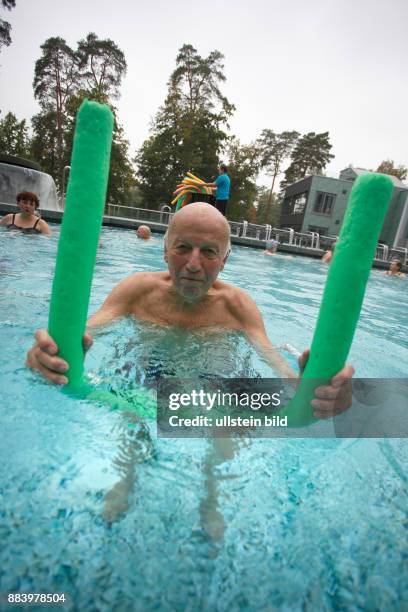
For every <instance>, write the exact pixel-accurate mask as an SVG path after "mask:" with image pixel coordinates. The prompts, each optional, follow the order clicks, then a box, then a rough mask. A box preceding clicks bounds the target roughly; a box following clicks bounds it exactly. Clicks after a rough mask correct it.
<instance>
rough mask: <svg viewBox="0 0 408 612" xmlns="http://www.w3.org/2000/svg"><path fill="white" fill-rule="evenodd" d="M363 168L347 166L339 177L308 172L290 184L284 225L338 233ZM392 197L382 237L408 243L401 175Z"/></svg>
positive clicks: (393, 243)
mask: <svg viewBox="0 0 408 612" xmlns="http://www.w3.org/2000/svg"><path fill="white" fill-rule="evenodd" d="M367 172H369V171H368V170H364V169H363V168H352V167H350V168H346V169H345V170H342V171H341V172H340V175H339V178H330V177H327V176H316V175H312V176H306V177H305V178H303V179H300V180H299V181H297V182H296V183H293V184H292V185H289V187H288V188H287V189H286V191H285V196H284V200H283V204H282V212H281V221H280V227H282V228H283V227H285V228H287V227H291V228H293V229H294V230H295V231H296V232H318V234H320V236H333V237H334V236H338V235H339V232H340V228H341V225H342V222H343V218H344V214H345V212H346V208H347V203H348V199H349V197H350V192H351V189H352V187H353V182H354V181H355V179H356V178H357V177H358V176H360V175H361V174H365V173H367ZM390 178H391V180H392V181H393V183H394V190H393V193H392V199H391V203H390V207H389V209H388V212H387V215H386V217H385V220H384V224H383V227H382V230H381V234H380V239H379V241H380V242H382V243H384V244H386V245H388V246H389V247H403V248H407V247H408V186H407V185H404V183H402V182H401V181H400V180H399V179H398V178H397V177H395V176H390Z"/></svg>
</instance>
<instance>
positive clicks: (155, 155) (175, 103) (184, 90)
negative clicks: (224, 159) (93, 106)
mask: <svg viewBox="0 0 408 612" xmlns="http://www.w3.org/2000/svg"><path fill="white" fill-rule="evenodd" d="M222 59H223V56H222V55H221V53H220V52H219V51H212V52H211V53H210V54H209V55H208V57H206V58H202V57H201V56H200V55H198V53H197V51H196V49H194V47H192V46H191V45H184V46H183V47H182V48H181V49H180V51H179V54H178V56H177V59H176V69H175V70H174V72H173V73H172V74H171V76H170V79H169V84H168V93H167V97H166V99H165V102H164V104H163V106H162V107H161V108H160V109H159V111H158V112H157V114H156V117H155V119H154V121H153V124H152V127H151V130H150V135H149V138H148V139H147V140H146V141H145V142H144V143H143V145H142V147H141V148H140V149H139V151H138V154H137V157H136V162H137V166H138V176H139V179H140V187H141V190H142V193H143V197H144V199H145V202H146V205H147V207H148V208H153V209H155V208H158V207H159V206H160V205H162V204H163V203H167V204H168V203H169V202H170V201H171V200H172V199H173V198H172V193H173V191H174V189H175V188H176V185H177V184H178V183H179V182H180V181H181V180H182V179H183V177H184V175H185V173H186V172H188V171H189V170H190V171H192V172H193V173H194V174H196V175H197V176H199V177H200V178H203V179H205V180H207V181H208V180H211V179H212V178H214V177H215V176H216V171H217V166H218V163H219V153H220V151H221V148H222V145H223V143H224V141H225V140H226V138H227V135H226V133H225V132H224V131H223V129H222V125H223V123H225V122H226V121H227V119H228V117H229V116H230V114H231V113H232V112H233V110H234V107H233V105H232V104H230V103H229V102H228V100H227V99H226V98H225V97H224V96H223V95H222V94H221V91H220V89H219V82H220V81H221V82H222V81H225V76H224V74H223V68H224V66H223V64H222Z"/></svg>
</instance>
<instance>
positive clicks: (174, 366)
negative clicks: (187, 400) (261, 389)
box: [0, 226, 408, 611]
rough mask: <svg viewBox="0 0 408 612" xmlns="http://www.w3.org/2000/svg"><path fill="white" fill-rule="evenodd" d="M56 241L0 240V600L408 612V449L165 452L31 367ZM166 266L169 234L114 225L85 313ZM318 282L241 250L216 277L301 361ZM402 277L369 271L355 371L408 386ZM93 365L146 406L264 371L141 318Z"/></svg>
mask: <svg viewBox="0 0 408 612" xmlns="http://www.w3.org/2000/svg"><path fill="white" fill-rule="evenodd" d="M54 231H55V233H54V236H53V237H51V238H50V239H46V238H44V237H36V236H20V235H16V234H13V232H10V231H2V232H0V283H1V292H0V334H1V338H0V342H1V346H2V354H1V362H0V363H1V378H0V390H1V398H2V416H1V432H2V444H1V448H0V465H1V466H2V476H1V481H0V541H1V547H0V592H9V591H19V592H48V593H54V592H59V593H61V592H65V593H66V594H67V596H68V597H69V602H68V603H67V604H66V606H65V607H64V609H68V610H81V611H82V610H84V611H87V610H107V611H108V610H115V611H116V610H143V611H145V610H220V611H221V610H222V611H223V610H257V611H258V610H275V609H279V610H316V609H322V610H361V609H367V610H383V609H384V610H385V609H386V610H387V611H388V610H403V609H407V606H408V581H407V574H408V571H407V570H408V568H407V552H408V551H407V544H406V542H407V527H408V518H407V507H408V506H407V476H406V473H407V465H408V445H407V443H406V441H405V440H399V439H384V440H381V439H365V440H364V439H358V440H357V439H351V440H336V439H314V440H310V439H278V440H268V439H265V440H261V439H260V440H254V439H251V440H245V439H242V440H206V439H197V440H191V439H171V440H167V439H157V437H156V432H155V425H154V424H152V423H151V422H148V423H144V424H140V423H136V422H133V420H132V419H133V416H132V415H129V414H123V413H121V412H120V411H112V410H111V409H109V407H107V406H104V405H103V404H96V403H92V402H90V401H86V400H74V399H73V398H71V397H69V396H68V395H66V394H64V393H62V392H61V390H60V389H57V388H55V387H52V386H49V385H47V384H46V383H44V382H43V381H41V380H39V379H38V378H37V376H36V375H34V374H33V373H31V372H30V371H28V370H27V369H26V368H25V367H24V354H25V352H26V350H27V348H28V347H29V346H30V345H31V343H32V333H33V330H34V329H36V328H38V327H44V326H46V323H47V311H48V306H49V297H50V287H51V281H52V274H53V268H54V262H55V252H56V246H57V239H58V233H59V227H58V226H56V227H55V228H54ZM163 268H164V262H163V260H162V239H161V238H160V237H155V238H154V241H153V242H149V243H145V242H143V241H140V240H138V239H137V238H136V236H135V234H134V233H133V232H131V231H124V230H116V229H104V230H103V245H102V247H101V248H100V250H99V253H98V258H97V265H96V271H95V277H94V287H93V292H92V299H91V308H90V310H91V311H94V310H95V309H96V308H97V307H98V306H99V305H100V304H101V302H102V301H103V299H104V297H105V296H106V294H107V293H108V292H109V290H110V289H111V288H112V287H113V286H114V285H115V284H116V283H117V282H118V281H119V280H120V279H121V278H123V277H124V276H126V275H127V274H130V273H132V272H134V271H138V270H157V269H163ZM326 274H327V267H326V266H324V265H322V264H320V262H318V261H315V260H311V259H305V258H300V257H293V258H291V259H287V258H284V257H281V256H276V257H269V256H265V255H263V254H262V252H260V251H255V250H251V249H247V248H239V247H234V248H233V252H232V254H231V256H230V260H229V262H228V264H227V266H226V268H225V270H224V272H223V274H222V278H223V279H224V280H226V281H227V282H232V283H235V284H236V285H238V286H241V287H242V288H244V289H246V290H247V291H249V292H250V294H251V295H252V296H253V297H254V298H255V300H256V302H257V304H258V306H259V307H260V309H261V311H262V313H263V316H264V319H265V323H266V327H267V331H268V334H269V336H270V338H271V340H272V341H273V342H274V344H275V345H276V346H278V347H281V346H283V345H284V344H285V343H289V344H290V345H292V346H293V347H295V348H296V349H299V350H302V349H303V348H305V347H307V346H308V345H310V341H311V337H312V333H313V328H314V324H315V320H316V315H317V310H318V306H319V302H320V298H321V294H322V290H323V286H324V281H325V277H326ZM407 282H408V281H407V280H406V279H403V280H401V279H393V278H389V277H384V276H382V275H381V273H380V272H377V271H373V272H372V274H371V277H370V281H369V285H368V289H367V295H366V299H365V302H364V307H363V312H362V316H361V321H360V324H359V328H358V330H357V333H356V337H355V341H354V343H353V347H352V352H351V355H350V361H351V362H352V363H353V365H354V366H355V367H356V371H357V375H358V376H360V377H382V378H385V377H404V376H405V375H406V372H407V370H408V339H407V334H406V329H407V325H408V297H407V295H408V292H407V288H408V285H407ZM280 350H281V351H282V354H283V355H285V356H286V357H287V358H288V359H289V360H290V361H291V363H292V365H293V366H294V365H295V360H294V358H293V357H292V355H290V354H289V353H287V352H286V351H285V349H280ZM87 370H88V372H89V374H90V376H91V379H92V380H94V381H95V382H98V383H101V384H104V385H107V386H108V387H109V388H111V389H113V390H115V391H120V390H121V389H126V388H128V387H130V386H132V385H143V386H144V387H145V388H146V394H154V384H155V380H156V378H157V376H180V377H182V376H186V375H191V374H193V375H199V374H200V373H203V372H204V373H214V374H218V375H221V376H230V377H231V376H237V377H238V376H241V377H252V376H259V375H261V376H270V375H271V372H270V371H269V370H268V367H267V366H266V364H265V363H264V362H263V361H262V360H261V359H260V358H259V357H258V356H257V355H256V354H255V353H254V351H253V350H252V349H251V347H249V346H248V345H247V343H246V341H245V340H244V338H242V337H241V336H240V335H239V334H236V333H225V334H219V335H217V336H216V335H210V336H205V335H203V334H201V333H185V332H183V331H180V330H165V329H163V328H160V327H158V326H155V325H150V324H140V323H136V322H134V321H131V320H124V321H121V322H117V323H115V324H114V325H112V326H111V327H110V328H108V329H105V330H102V331H100V332H98V333H97V334H96V339H95V344H94V346H93V348H92V350H91V351H90V352H89V355H88V357H87ZM130 425H132V426H130Z"/></svg>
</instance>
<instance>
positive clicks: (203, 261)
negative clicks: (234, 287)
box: [164, 218, 228, 302]
mask: <svg viewBox="0 0 408 612" xmlns="http://www.w3.org/2000/svg"><path fill="white" fill-rule="evenodd" d="M227 245H228V234H227V231H226V228H225V226H224V225H223V224H222V223H220V221H219V220H217V219H215V220H214V219H210V218H207V219H205V218H201V219H200V218H197V219H194V220H191V218H190V219H179V220H177V222H175V223H174V226H173V227H172V228H171V230H170V232H169V235H168V241H167V250H166V252H165V255H164V259H165V261H166V262H167V265H168V268H169V272H170V275H171V278H172V281H173V285H174V288H175V290H176V292H177V293H178V294H179V296H180V297H182V298H184V299H185V300H186V301H188V302H197V301H199V300H200V299H202V298H203V297H204V296H205V295H206V293H207V292H208V290H209V289H210V287H211V286H212V285H213V283H214V282H215V280H216V278H217V276H218V274H219V273H220V272H221V270H222V269H223V268H224V263H225V261H226V256H227V254H226V250H227Z"/></svg>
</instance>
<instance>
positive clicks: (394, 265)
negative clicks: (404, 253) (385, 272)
mask: <svg viewBox="0 0 408 612" xmlns="http://www.w3.org/2000/svg"><path fill="white" fill-rule="evenodd" d="M401 268H402V261H400V260H399V259H393V260H392V262H391V263H390V270H391V272H400V271H401Z"/></svg>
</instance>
